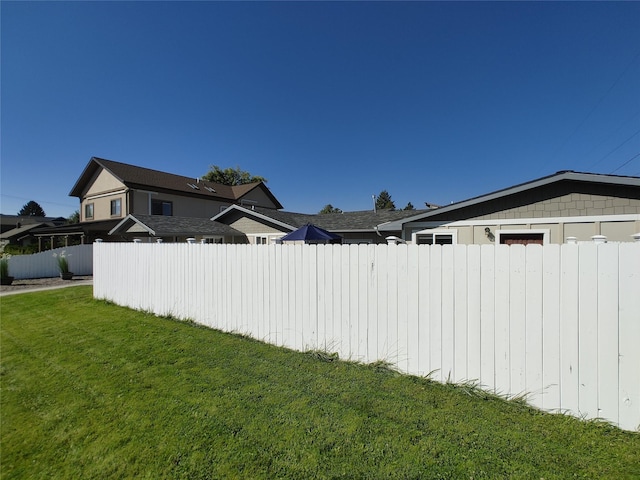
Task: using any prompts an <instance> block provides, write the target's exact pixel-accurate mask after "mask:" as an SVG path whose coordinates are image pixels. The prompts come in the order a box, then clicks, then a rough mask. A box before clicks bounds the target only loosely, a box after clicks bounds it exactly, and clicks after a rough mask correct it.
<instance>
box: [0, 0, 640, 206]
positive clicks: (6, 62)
mask: <svg viewBox="0 0 640 480" xmlns="http://www.w3.org/2000/svg"><path fill="white" fill-rule="evenodd" d="M0 9H1V11H0V14H1V25H0V26H1V57H0V58H1V119H0V122H1V123H0V128H1V132H0V133H1V136H2V138H1V152H0V153H1V169H0V174H1V178H0V182H1V190H2V192H1V205H0V211H1V212H2V213H4V214H15V213H17V211H18V210H19V209H20V208H21V207H22V205H24V204H25V203H27V201H29V200H35V201H37V202H38V203H40V204H41V205H42V207H43V208H44V210H45V212H46V213H47V214H48V215H54V216H58V215H60V216H65V217H66V216H68V215H70V214H71V213H72V212H73V211H74V210H76V209H77V208H78V200H77V199H76V198H73V197H69V196H68V193H69V191H70V190H71V188H72V187H73V185H74V183H75V181H76V180H77V178H78V177H79V176H80V174H81V172H82V170H83V169H84V167H85V165H86V164H87V162H88V161H89V159H90V158H91V157H92V156H97V157H103V158H108V159H111V160H117V161H121V162H125V163H131V164H134V165H140V166H144V167H148V168H154V169H157V170H162V171H167V172H171V173H176V174H181V175H187V176H193V177H197V176H201V175H203V174H205V173H206V172H207V171H208V170H209V166H210V165H220V166H222V167H229V166H231V167H235V166H240V167H241V168H242V169H244V170H248V171H250V172H251V173H253V174H256V175H261V176H264V177H266V178H267V179H268V180H269V181H268V183H267V185H268V186H269V188H270V189H271V190H272V192H273V193H274V195H275V196H276V197H277V198H278V199H279V200H280V202H281V203H282V204H283V205H284V207H285V209H286V210H289V211H297V212H305V213H315V212H318V211H319V210H320V209H321V208H322V207H323V206H324V205H326V204H328V203H330V204H332V205H333V206H335V207H339V208H341V209H343V210H365V209H369V208H372V198H371V197H372V195H374V194H378V193H380V192H381V191H382V190H387V191H388V192H389V193H390V194H391V197H392V199H393V200H394V201H395V204H396V206H397V207H398V208H403V207H404V206H405V205H406V204H407V202H411V203H412V204H413V205H414V206H416V207H417V208H421V207H423V206H424V202H430V203H437V204H448V203H451V202H455V201H460V200H464V199H466V198H470V197H473V196H476V195H481V194H483V193H487V192H490V191H494V190H497V189H500V188H505V187H509V186H511V185H514V184H517V183H521V182H526V181H529V180H532V179H535V178H538V177H541V176H545V175H548V174H551V173H554V172H556V171H558V170H567V169H570V170H578V171H589V172H598V173H615V174H619V175H640V156H638V154H640V29H639V28H638V24H640V2H584V3H583V2H563V3H554V2H541V3H528V2H471V3H467V2H448V3H440V2H12V1H2V2H0Z"/></svg>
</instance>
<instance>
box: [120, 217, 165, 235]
mask: <svg viewBox="0 0 640 480" xmlns="http://www.w3.org/2000/svg"><path fill="white" fill-rule="evenodd" d="M127 223H133V224H137V225H139V226H140V227H142V228H143V229H144V230H146V231H147V233H148V234H149V235H153V236H155V234H156V232H155V231H154V230H153V229H151V228H149V227H148V226H146V225H145V224H144V223H142V222H141V221H140V220H138V219H137V218H136V217H135V216H134V215H132V214H129V215H127V216H126V217H124V218H123V219H122V220H120V221H119V222H118V224H117V225H116V226H115V227H113V228H112V229H111V230H109V235H113V234H114V233H116V232H117V231H118V230H120V229H121V228H122V227H124V226H125V225H126V224H127Z"/></svg>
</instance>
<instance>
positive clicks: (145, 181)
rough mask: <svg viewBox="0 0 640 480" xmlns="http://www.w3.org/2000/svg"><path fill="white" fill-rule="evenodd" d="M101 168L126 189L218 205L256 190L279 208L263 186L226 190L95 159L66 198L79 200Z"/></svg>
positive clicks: (216, 184) (188, 179)
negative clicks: (208, 200) (165, 193)
mask: <svg viewBox="0 0 640 480" xmlns="http://www.w3.org/2000/svg"><path fill="white" fill-rule="evenodd" d="M100 168H103V169H105V170H106V171H108V172H109V173H110V174H111V175H113V176H114V177H115V178H117V179H118V180H119V181H120V182H122V183H123V184H124V185H126V186H127V187H129V188H137V189H145V190H156V191H157V190H160V191H170V192H179V193H180V194H182V195H187V196H193V197H205V198H211V199H216V200H221V201H232V202H235V201H239V200H240V199H241V198H242V197H244V196H245V195H247V194H248V193H249V192H251V191H253V190H254V189H256V188H258V189H261V190H263V191H264V193H265V194H266V195H267V196H268V197H269V199H270V200H271V201H272V202H273V204H274V205H275V206H276V208H282V205H281V204H280V202H278V200H277V199H276V198H275V197H274V196H273V194H272V193H271V191H270V190H269V189H268V188H267V186H266V185H265V184H264V182H255V183H249V184H246V185H237V186H228V185H222V184H219V183H213V182H208V181H205V180H201V179H198V178H192V177H184V176H182V175H174V174H172V173H166V172H161V171H159V170H152V169H150V168H144V167H137V166H135V165H129V164H127V163H120V162H115V161H113V160H106V159H104V158H98V157H92V158H91V160H89V163H88V164H87V166H86V167H85V169H84V171H83V172H82V174H81V175H80V177H79V178H78V180H77V181H76V183H75V185H74V186H73V188H72V189H71V192H69V195H70V196H72V197H79V198H80V197H82V193H83V189H84V188H85V186H86V185H87V184H88V183H89V181H91V178H92V177H93V175H94V174H95V173H96V172H97V171H98V170H99V169H100ZM194 187H195V188H194Z"/></svg>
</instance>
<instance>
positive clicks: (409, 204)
mask: <svg viewBox="0 0 640 480" xmlns="http://www.w3.org/2000/svg"><path fill="white" fill-rule="evenodd" d="M415 209H416V207H414V206H413V204H412V203H411V202H409V203H407V206H406V207H404V208H403V210H415Z"/></svg>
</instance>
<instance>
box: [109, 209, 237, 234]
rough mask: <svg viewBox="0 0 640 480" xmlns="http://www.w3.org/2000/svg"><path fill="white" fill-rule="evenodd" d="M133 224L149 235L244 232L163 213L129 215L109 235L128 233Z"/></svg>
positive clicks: (214, 223)
mask: <svg viewBox="0 0 640 480" xmlns="http://www.w3.org/2000/svg"><path fill="white" fill-rule="evenodd" d="M133 225H139V226H140V227H142V229H143V230H145V231H146V232H147V233H148V234H149V235H152V236H155V237H162V236H195V235H236V236H244V233H242V232H240V231H238V230H236V229H235V228H232V227H230V226H228V225H225V224H224V223H219V222H213V221H211V220H209V219H206V218H191V217H170V216H163V215H138V214H136V215H127V216H126V217H125V218H123V219H122V220H121V221H120V222H119V223H118V224H117V225H116V226H115V227H113V228H112V229H111V230H110V231H109V235H116V234H118V233H126V232H127V230H128V229H129V228H131V227H132V226H133Z"/></svg>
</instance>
